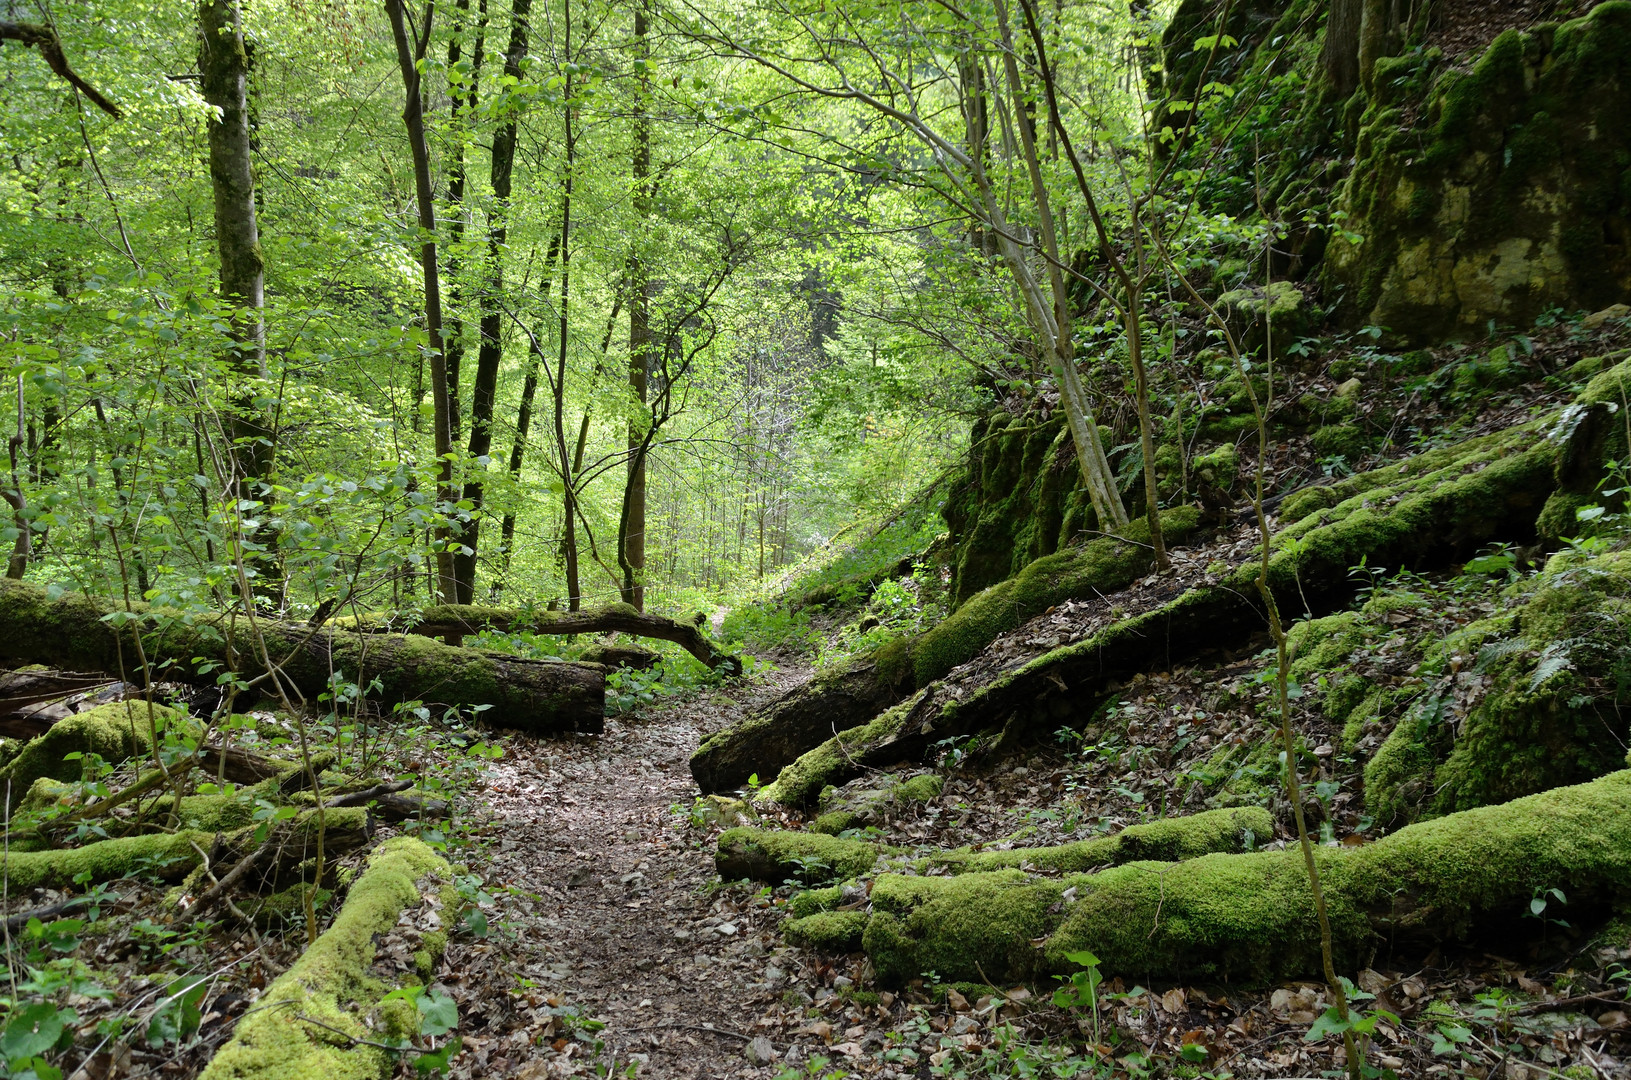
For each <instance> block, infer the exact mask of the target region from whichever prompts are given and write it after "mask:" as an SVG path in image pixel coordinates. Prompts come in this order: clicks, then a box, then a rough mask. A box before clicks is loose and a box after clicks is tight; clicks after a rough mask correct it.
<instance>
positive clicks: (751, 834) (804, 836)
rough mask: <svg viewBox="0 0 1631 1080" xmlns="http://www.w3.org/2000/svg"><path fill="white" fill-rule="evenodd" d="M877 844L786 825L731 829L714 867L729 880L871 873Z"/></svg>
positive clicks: (811, 880)
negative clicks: (779, 827) (790, 828)
mask: <svg viewBox="0 0 1631 1080" xmlns="http://www.w3.org/2000/svg"><path fill="white" fill-rule="evenodd" d="M877 859H878V849H877V848H875V847H873V846H872V845H871V844H868V843H864V842H862V841H860V840H841V839H839V838H838V837H835V836H826V835H823V834H821V833H811V832H795V831H792V830H785V829H753V828H738V829H727V830H726V831H725V832H723V833H721V834H720V835H719V848H718V850H717V851H716V852H715V854H714V866H715V867H716V868H717V869H718V871H719V876H720V877H722V878H723V879H725V880H726V881H737V880H740V879H742V878H750V879H753V880H756V881H772V882H778V883H779V882H782V881H785V880H795V881H802V882H804V883H805V884H807V885H814V884H821V883H823V882H828V881H843V880H845V879H846V878H852V877H860V876H861V875H862V874H866V873H869V872H871V870H872V864H873V863H875V862H876V861H877Z"/></svg>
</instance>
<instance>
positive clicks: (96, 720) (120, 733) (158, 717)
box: [0, 701, 191, 808]
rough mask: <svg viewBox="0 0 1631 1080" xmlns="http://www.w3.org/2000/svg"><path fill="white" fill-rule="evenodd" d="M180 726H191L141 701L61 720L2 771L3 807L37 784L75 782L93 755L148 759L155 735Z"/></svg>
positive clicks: (121, 759)
mask: <svg viewBox="0 0 1631 1080" xmlns="http://www.w3.org/2000/svg"><path fill="white" fill-rule="evenodd" d="M183 723H185V724H191V721H190V720H188V719H187V714H186V713H184V712H181V711H179V710H176V709H171V708H167V707H165V706H163V705H149V704H148V703H147V702H143V701H118V702H113V703H112V704H108V705H98V706H97V707H96V708H94V709H89V710H87V711H85V712H82V713H79V714H78V715H75V716H70V717H68V718H67V719H66V720H59V721H58V722H57V723H55V724H52V725H51V728H50V730H48V731H47V732H45V734H43V735H39V736H36V737H35V738H33V739H30V740H29V741H28V743H27V744H26V745H25V746H24V747H23V748H22V750H21V751H20V752H19V753H18V754H17V755H16V756H15V757H13V758H12V759H11V761H10V762H9V763H7V765H6V766H5V767H4V768H3V769H0V792H3V793H4V795H3V797H4V798H5V799H6V805H7V807H8V808H9V807H15V806H17V805H18V804H19V803H21V802H22V800H23V797H24V796H26V795H27V794H28V792H29V789H30V788H32V787H33V786H34V782H35V781H36V780H40V779H51V780H62V781H70V780H78V779H79V778H80V777H81V776H82V775H84V771H85V766H86V764H87V761H88V759H90V758H91V756H92V755H95V756H96V757H98V758H100V759H101V760H103V761H105V762H108V763H109V764H114V765H117V764H119V763H121V762H124V761H127V760H129V759H130V758H134V757H140V756H141V755H143V754H149V753H151V752H152V750H153V735H154V732H155V731H157V732H159V733H161V734H162V733H163V732H164V730H165V729H166V728H168V727H169V726H171V725H172V724H183ZM70 754H74V755H77V756H76V757H73V758H70V757H69V755H70Z"/></svg>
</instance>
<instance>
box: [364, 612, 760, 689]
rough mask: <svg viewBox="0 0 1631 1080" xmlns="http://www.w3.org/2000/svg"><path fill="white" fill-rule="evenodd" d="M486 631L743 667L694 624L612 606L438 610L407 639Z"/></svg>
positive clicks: (735, 669) (423, 617)
mask: <svg viewBox="0 0 1631 1080" xmlns="http://www.w3.org/2000/svg"><path fill="white" fill-rule="evenodd" d="M363 628H364V629H366V630H370V631H374V630H385V629H388V628H387V627H385V626H383V625H380V626H375V625H373V624H371V623H369V624H365V625H364V626H363ZM484 629H492V630H496V631H498V632H499V633H502V634H508V633H513V632H515V631H518V630H524V631H526V632H527V633H529V634H600V633H607V632H613V631H614V632H617V633H621V634H629V635H631V636H633V637H647V638H656V639H657V640H659V641H672V642H674V643H675V644H676V645H680V646H683V647H684V649H685V651H686V652H688V653H690V654H691V655H692V656H694V657H696V658H697V659H698V660H700V661H702V662H703V663H704V664H707V665H708V666H709V667H710V668H714V669H716V670H718V671H721V672H723V673H724V674H726V675H739V674H741V671H742V662H741V661H740V660H739V659H737V658H736V657H735V656H732V655H731V654H729V653H726V652H722V651H720V649H719V648H718V647H717V646H716V645H715V644H714V643H713V642H712V641H710V640H709V638H708V635H707V634H705V633H703V631H702V627H701V625H700V624H698V623H694V622H682V621H680V620H678V619H670V618H668V617H667V616H666V615H651V614H648V613H646V612H641V611H634V610H632V609H630V608H627V607H619V606H617V605H613V606H612V607H608V608H601V609H599V610H597V611H577V612H570V613H561V612H552V611H512V610H508V609H505V608H493V607H481V606H478V605H465V604H440V605H437V606H436V607H431V608H426V609H425V610H423V611H421V612H420V613H419V617H418V621H417V622H415V623H414V624H413V625H412V626H410V627H409V628H408V632H409V633H414V634H424V635H427V636H429V637H442V636H444V635H448V634H476V633H480V632H481V631H482V630H484Z"/></svg>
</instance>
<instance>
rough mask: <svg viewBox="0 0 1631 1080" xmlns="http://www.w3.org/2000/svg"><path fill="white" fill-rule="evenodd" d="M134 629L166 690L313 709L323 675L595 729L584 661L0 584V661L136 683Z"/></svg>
mask: <svg viewBox="0 0 1631 1080" xmlns="http://www.w3.org/2000/svg"><path fill="white" fill-rule="evenodd" d="M110 618H111V619H113V620H115V621H106V620H107V619H110ZM138 630H139V632H140V634H141V644H142V646H143V648H144V649H145V650H146V655H147V658H148V661H149V663H151V664H152V665H153V666H154V669H155V671H154V674H155V677H157V676H158V675H159V673H160V669H162V677H163V678H164V679H165V680H167V681H168V680H177V681H192V682H200V683H207V684H210V685H213V684H214V683H215V680H216V677H217V675H218V674H219V673H220V671H221V670H222V669H225V670H230V671H234V672H237V673H238V674H239V675H240V676H242V677H243V678H245V679H249V680H252V681H255V684H256V685H255V688H256V689H258V690H261V691H263V692H265V691H269V690H270V689H271V683H270V679H272V678H274V677H275V678H277V679H278V680H280V681H281V682H282V684H283V686H284V687H285V689H286V690H287V691H288V692H289V693H290V695H291V696H295V697H298V698H304V699H305V700H308V701H315V700H317V698H318V696H319V695H321V694H324V693H328V692H329V690H330V676H331V675H332V674H341V675H343V676H344V677H345V678H346V679H348V680H352V681H355V682H357V683H358V684H359V685H362V686H365V687H366V686H368V685H369V684H370V683H372V682H374V681H376V680H377V681H378V682H379V689H378V691H377V697H378V699H379V700H382V701H385V702H393V703H394V702H402V701H422V702H424V703H425V704H427V705H431V706H443V705H445V706H456V707H459V708H476V707H479V706H487V708H486V709H484V710H483V711H481V713H480V714H479V715H480V717H481V719H482V720H483V721H484V722H485V723H489V724H493V725H495V726H497V727H509V728H518V729H520V730H523V731H529V732H534V733H539V734H546V733H554V732H565V731H589V732H596V731H600V730H601V728H602V723H603V709H604V695H605V673H604V670H603V669H602V668H600V667H599V666H597V665H594V664H566V663H559V662H547V661H536V660H520V659H516V658H514V657H509V656H504V655H501V654H497V653H485V652H480V651H478V650H476V649H461V648H456V647H454V646H451V645H442V644H439V643H437V642H434V641H430V640H428V639H426V638H423V637H417V636H411V635H400V634H369V633H357V632H355V631H350V630H343V629H336V628H328V627H325V628H321V629H314V628H313V627H310V626H307V625H305V624H302V623H287V622H273V621H270V620H264V619H260V620H255V621H254V622H253V623H251V621H250V620H249V619H248V618H247V617H246V616H243V615H210V616H203V617H200V618H197V619H195V620H194V621H192V622H191V623H184V622H181V621H180V620H178V619H175V618H174V617H171V616H169V615H166V614H164V613H161V612H148V611H146V610H145V609H140V608H139V609H138V610H137V612H136V617H135V618H133V619H132V618H125V617H123V616H122V615H120V614H119V613H118V610H117V609H116V608H114V606H113V605H111V604H109V603H107V602H105V601H103V600H100V599H98V598H96V597H91V596H86V595H83V594H80V593H64V594H62V595H61V596H59V597H57V598H55V599H53V598H52V597H50V596H49V595H48V594H47V593H46V592H45V590H43V589H40V588H38V587H36V586H34V585H31V584H28V583H25V582H4V583H0V661H3V662H9V663H12V664H58V665H66V666H71V667H74V668H77V669H83V670H87V671H105V672H107V673H108V674H110V675H114V676H116V677H118V678H121V679H124V680H126V681H130V682H135V683H137V684H138V685H139V684H141V683H143V682H144V681H145V679H144V675H143V673H142V672H140V671H134V670H131V665H132V663H133V660H132V658H133V657H135V656H136V655H137V650H136V634H137V632H138ZM262 642H264V646H263V645H262V644H261V643H262ZM268 661H270V663H271V665H272V666H273V667H274V668H275V673H274V674H269V673H268ZM166 664H168V665H169V666H164V665H166ZM201 668H202V669H204V670H202V671H200V670H199V669H201ZM371 696H372V695H371Z"/></svg>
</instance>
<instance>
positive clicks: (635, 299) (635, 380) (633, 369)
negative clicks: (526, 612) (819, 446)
mask: <svg viewBox="0 0 1631 1080" xmlns="http://www.w3.org/2000/svg"><path fill="white" fill-rule="evenodd" d="M649 18H650V13H649V0H640V2H639V5H638V6H637V7H636V8H635V9H634V42H635V44H634V51H635V58H636V59H637V60H639V61H642V62H645V61H649V59H650V57H651V46H650V42H649V41H648V40H647V32H648V25H649ZM639 88H640V89H639V93H638V94H637V95H636V99H635V100H636V105H635V114H634V158H633V161H632V163H631V168H630V172H631V174H632V178H633V180H634V216H635V221H636V230H637V231H636V235H635V238H634V243H635V250H634V254H633V255H631V256H630V258H629V392H630V393H631V394H633V395H634V399H635V400H636V401H637V402H639V403H640V410H639V411H640V413H641V414H642V415H641V416H640V418H639V419H638V420H633V421H630V423H629V437H628V447H629V466H628V478H627V482H626V483H625V484H624V488H623V513H622V515H621V516H622V520H621V521H620V522H619V523H618V531H617V563H618V566H619V568H620V569H621V570H622V571H623V588H622V594H623V602H624V603H625V604H632V605H634V608H635V610H636V611H644V610H645V606H646V586H645V572H646V452H647V448H648V444H649V440H648V439H647V438H646V429H648V428H649V427H650V426H651V421H650V416H649V415H646V383H647V381H648V379H649V377H650V373H651V357H650V354H649V350H650V348H651V306H650V305H651V282H650V281H649V280H648V278H647V273H646V264H645V258H644V255H643V253H642V252H641V251H640V247H639V245H640V243H641V242H642V240H643V238H644V234H645V223H646V221H647V219H648V218H649V217H650V215H651V200H652V195H653V191H652V184H651V179H650V178H651V115H650V111H649V110H650V108H651V77H650V74H649V72H647V71H646V70H644V69H642V71H641V74H640V77H639Z"/></svg>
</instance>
